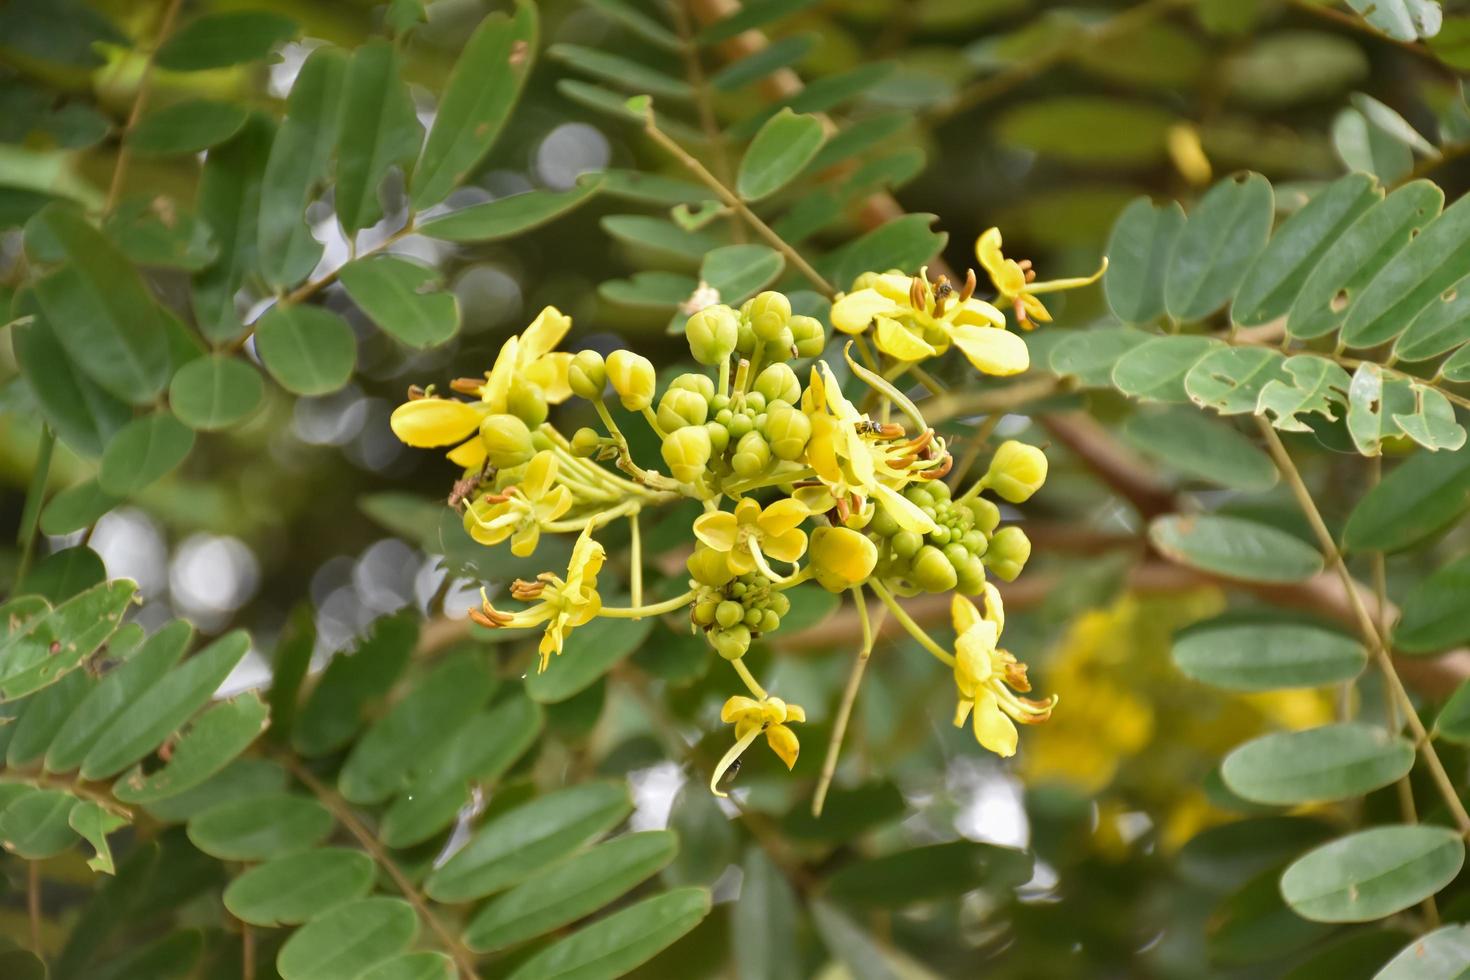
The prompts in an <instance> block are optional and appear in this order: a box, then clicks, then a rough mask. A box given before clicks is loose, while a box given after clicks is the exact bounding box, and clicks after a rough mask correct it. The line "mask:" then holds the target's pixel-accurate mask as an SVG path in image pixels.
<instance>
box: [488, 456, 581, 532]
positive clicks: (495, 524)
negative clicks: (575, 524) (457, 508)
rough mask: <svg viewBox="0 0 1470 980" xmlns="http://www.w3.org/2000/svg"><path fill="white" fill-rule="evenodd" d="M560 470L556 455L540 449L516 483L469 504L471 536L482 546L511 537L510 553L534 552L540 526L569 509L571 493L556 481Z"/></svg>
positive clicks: (570, 506)
mask: <svg viewBox="0 0 1470 980" xmlns="http://www.w3.org/2000/svg"><path fill="white" fill-rule="evenodd" d="M559 468H560V465H559V464H558V462H557V459H556V456H555V454H553V453H552V452H551V451H550V450H542V451H541V452H539V453H537V454H536V455H535V457H534V458H533V459H532V460H531V462H530V463H529V464H528V465H527V466H526V475H525V477H524V478H523V479H522V480H521V482H520V483H519V484H516V485H514V486H510V487H506V488H505V490H503V491H501V492H500V493H498V494H489V495H486V497H485V498H484V499H483V500H482V501H478V502H475V503H472V504H470V506H469V508H468V510H467V511H466V513H465V517H466V522H465V523H466V525H467V527H468V530H469V532H470V537H472V538H474V539H475V540H476V541H478V542H480V543H481V544H484V545H496V544H499V543H500V542H502V541H504V540H505V539H506V538H510V550H511V553H512V554H515V555H519V556H520V557H522V558H524V557H526V556H527V555H529V554H531V553H532V552H533V551H535V550H536V543H537V541H539V540H540V538H541V528H542V526H543V525H545V524H548V523H550V522H552V521H554V520H556V519H558V518H559V517H561V516H562V515H563V514H565V513H566V512H567V511H569V510H571V509H572V491H571V490H570V489H568V488H567V487H565V486H563V485H561V484H558V483H557V482H556V477H557V471H558V469H559ZM486 503H488V504H489V505H490V506H489V507H485V506H484V504H486ZM482 510H483V513H481V511H482Z"/></svg>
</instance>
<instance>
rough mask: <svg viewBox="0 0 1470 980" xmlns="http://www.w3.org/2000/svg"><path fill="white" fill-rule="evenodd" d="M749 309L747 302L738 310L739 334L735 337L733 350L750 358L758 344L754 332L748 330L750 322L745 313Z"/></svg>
mask: <svg viewBox="0 0 1470 980" xmlns="http://www.w3.org/2000/svg"><path fill="white" fill-rule="evenodd" d="M749 308H750V303H749V301H747V302H746V304H745V305H744V306H742V307H741V308H740V313H741V316H740V332H739V333H738V334H736V335H735V350H736V351H737V352H738V353H740V354H743V355H745V356H747V357H748V356H750V354H751V352H752V351H754V350H755V345H756V344H757V343H759V341H757V340H756V337H755V331H754V330H752V329H750V320H749V319H748V318H746V316H745V311H746V310H747V309H749Z"/></svg>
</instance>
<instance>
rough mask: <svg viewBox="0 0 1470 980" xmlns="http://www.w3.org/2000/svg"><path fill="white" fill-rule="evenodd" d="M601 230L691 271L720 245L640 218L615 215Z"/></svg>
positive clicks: (697, 234)
mask: <svg viewBox="0 0 1470 980" xmlns="http://www.w3.org/2000/svg"><path fill="white" fill-rule="evenodd" d="M601 224H602V228H603V230H604V231H606V232H607V233H608V234H609V235H611V236H612V237H613V238H616V239H617V240H618V241H620V242H626V243H627V244H629V245H632V246H634V247H636V248H639V249H646V250H647V251H648V252H650V253H652V255H653V256H654V257H655V258H657V259H659V260H661V261H664V262H669V263H671V264H675V265H678V266H680V267H689V268H693V267H695V266H697V265H698V264H699V260H700V258H702V257H703V256H704V254H705V253H706V252H709V251H711V250H712V249H714V248H716V247H717V246H718V245H719V241H718V240H717V239H715V238H713V237H711V236H709V235H705V234H702V233H700V232H696V231H685V230H684V229H682V228H680V227H679V226H678V225H676V224H674V223H673V222H671V221H665V220H664V219H663V218H653V217H649V216H647V215H641V214H614V215H608V216H607V217H605V218H603V219H602V222H601Z"/></svg>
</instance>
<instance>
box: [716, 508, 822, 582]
mask: <svg viewBox="0 0 1470 980" xmlns="http://www.w3.org/2000/svg"><path fill="white" fill-rule="evenodd" d="M810 514H811V512H810V511H808V510H807V508H806V505H805V504H803V503H801V502H800V501H798V500H794V499H792V498H790V497H787V498H785V499H782V500H777V501H776V502H774V503H772V504H770V505H768V506H767V507H765V508H764V509H762V507H761V505H760V504H758V503H756V502H755V500H753V499H752V498H750V497H742V498H741V499H740V501H739V503H737V504H736V505H735V511H734V513H731V512H730V511H727V510H715V511H710V512H709V513H707V514H701V515H700V516H699V517H698V518H696V519H695V521H694V535H695V537H697V538H699V540H700V541H703V542H704V543H705V544H707V545H708V546H709V547H711V548H713V549H714V550H715V551H718V552H723V553H724V554H725V555H726V561H727V562H728V563H729V566H730V571H731V572H733V573H734V574H736V575H744V574H746V573H747V572H751V571H754V570H755V568H756V566H757V564H758V562H759V561H761V560H762V558H758V557H757V554H756V553H757V552H759V554H760V556H762V557H763V558H775V559H776V560H777V561H785V562H794V561H796V560H797V559H798V558H800V557H801V556H802V554H803V553H805V551H806V532H805V531H803V530H802V529H801V527H800V525H801V522H802V521H804V520H806V519H807V517H809V516H810Z"/></svg>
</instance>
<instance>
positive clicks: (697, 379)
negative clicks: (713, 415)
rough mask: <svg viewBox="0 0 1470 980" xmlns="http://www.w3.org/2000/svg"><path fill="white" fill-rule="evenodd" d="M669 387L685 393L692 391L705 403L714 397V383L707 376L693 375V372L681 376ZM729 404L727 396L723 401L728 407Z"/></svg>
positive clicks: (671, 382) (670, 383)
mask: <svg viewBox="0 0 1470 980" xmlns="http://www.w3.org/2000/svg"><path fill="white" fill-rule="evenodd" d="M669 387H670V388H682V389H684V390H685V391H692V392H694V393H695V394H696V395H698V396H699V397H700V398H703V399H704V400H705V401H712V400H713V399H714V397H715V383H714V382H713V381H711V380H710V378H709V376H708V375H704V374H695V373H693V372H690V373H688V374H681V375H679V376H678V377H677V378H675V379H674V380H673V381H670V382H669ZM729 403H730V400H729V397H728V396H727V397H726V399H725V404H726V405H728V404H729ZM722 407H723V406H722Z"/></svg>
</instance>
